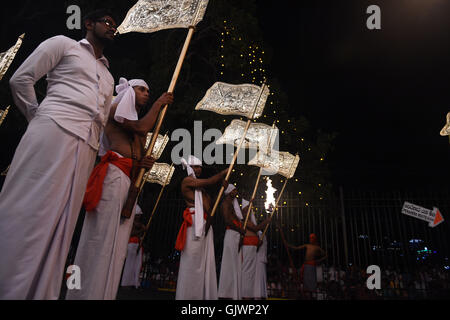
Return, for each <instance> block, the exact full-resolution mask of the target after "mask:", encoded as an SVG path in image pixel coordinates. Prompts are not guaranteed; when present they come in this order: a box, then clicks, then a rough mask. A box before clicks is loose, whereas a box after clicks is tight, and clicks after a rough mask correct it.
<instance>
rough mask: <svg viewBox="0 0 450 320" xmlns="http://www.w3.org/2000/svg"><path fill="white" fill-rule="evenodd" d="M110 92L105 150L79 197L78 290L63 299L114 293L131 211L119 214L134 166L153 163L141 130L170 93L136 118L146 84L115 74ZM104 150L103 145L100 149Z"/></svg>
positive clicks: (148, 166)
mask: <svg viewBox="0 0 450 320" xmlns="http://www.w3.org/2000/svg"><path fill="white" fill-rule="evenodd" d="M116 92H117V97H116V98H115V99H114V102H113V105H112V107H111V113H110V116H109V119H108V124H107V125H106V127H105V132H104V134H103V138H102V143H104V144H108V145H109V150H108V151H107V152H106V153H105V154H104V155H103V157H102V161H101V162H100V163H99V164H98V165H97V166H96V167H95V168H94V170H93V171H92V173H91V176H90V178H89V181H88V186H87V189H86V194H85V197H84V201H83V204H84V207H85V208H86V216H85V219H84V223H83V229H82V231H81V236H80V242H79V244H78V248H77V253H76V256H75V261H74V264H75V265H77V266H79V267H80V269H81V274H82V276H81V289H80V290H76V289H73V290H69V291H68V292H67V295H66V299H67V300H84V299H89V300H112V299H115V298H116V295H117V290H118V289H119V284H120V276H121V273H122V268H123V264H124V261H125V257H126V254H127V246H128V240H129V239H130V233H131V228H132V226H133V220H134V214H135V212H134V210H133V213H132V215H131V217H130V218H129V219H127V218H123V217H122V216H121V211H122V207H123V205H124V204H125V201H126V199H127V196H128V189H129V187H130V182H131V180H130V177H131V178H133V176H134V174H135V173H136V172H137V170H136V169H138V168H140V167H143V168H145V169H147V170H150V169H151V167H152V166H153V163H154V159H153V158H151V157H145V156H144V144H145V139H146V135H147V132H148V131H150V130H151V128H153V126H154V124H155V122H156V118H157V115H158V113H159V110H160V109H161V107H162V106H164V105H165V104H169V103H172V101H173V97H172V95H171V94H167V93H164V94H163V95H162V96H161V97H160V98H159V99H158V100H157V101H156V102H155V103H154V104H153V106H152V108H151V109H150V110H149V111H148V112H147V114H146V115H145V116H143V117H142V118H141V119H138V111H139V110H140V109H141V108H143V107H145V106H146V104H147V103H148V100H149V88H148V85H147V83H146V82H145V81H143V80H140V79H134V80H130V81H127V80H126V79H124V78H120V82H119V85H117V86H116ZM105 141H106V142H107V143H105ZM105 150H106V148H104V146H103V147H102V148H101V151H102V153H103V152H104V151H105ZM100 155H101V154H100Z"/></svg>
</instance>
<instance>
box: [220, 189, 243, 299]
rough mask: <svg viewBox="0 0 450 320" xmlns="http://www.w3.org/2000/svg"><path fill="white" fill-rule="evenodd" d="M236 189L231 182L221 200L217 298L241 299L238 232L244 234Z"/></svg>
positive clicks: (240, 254) (240, 264) (240, 257)
mask: <svg viewBox="0 0 450 320" xmlns="http://www.w3.org/2000/svg"><path fill="white" fill-rule="evenodd" d="M237 195H238V191H237V189H236V187H235V186H234V185H232V184H229V185H228V188H227V189H226V190H225V198H224V199H223V200H222V214H223V218H224V220H225V224H226V228H227V230H226V231H225V238H224V240H223V251H222V264H221V267H220V277H219V298H221V299H233V300H240V299H241V266H242V251H238V249H239V240H240V238H241V237H240V234H243V235H245V230H244V229H242V220H243V216H242V212H241V208H240V207H239V203H238V201H237V199H236V196H237Z"/></svg>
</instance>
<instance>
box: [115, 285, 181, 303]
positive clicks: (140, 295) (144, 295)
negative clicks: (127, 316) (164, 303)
mask: <svg viewBox="0 0 450 320" xmlns="http://www.w3.org/2000/svg"><path fill="white" fill-rule="evenodd" d="M117 300H175V290H163V289H135V288H128V287H125V288H124V287H120V288H119V291H118V292H117Z"/></svg>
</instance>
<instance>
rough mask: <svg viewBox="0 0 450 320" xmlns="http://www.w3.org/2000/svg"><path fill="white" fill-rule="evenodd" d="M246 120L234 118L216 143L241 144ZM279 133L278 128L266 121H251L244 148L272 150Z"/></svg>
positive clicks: (236, 145)
mask: <svg viewBox="0 0 450 320" xmlns="http://www.w3.org/2000/svg"><path fill="white" fill-rule="evenodd" d="M245 126H246V121H242V120H236V119H235V120H233V121H231V123H230V125H229V126H228V127H226V128H225V132H224V133H223V135H222V136H221V137H220V138H219V139H218V140H217V141H216V144H233V145H234V146H235V147H238V146H239V141H240V139H241V138H242V136H243V134H244V130H245ZM277 135H278V128H277V127H274V128H272V126H269V125H267V124H265V123H251V124H250V127H249V128H248V130H247V133H246V135H245V140H244V142H243V143H242V147H243V148H253V149H260V150H271V149H272V148H273V145H274V143H275V140H276V139H275V138H276V136H277Z"/></svg>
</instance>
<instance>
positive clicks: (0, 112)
mask: <svg viewBox="0 0 450 320" xmlns="http://www.w3.org/2000/svg"><path fill="white" fill-rule="evenodd" d="M9 107H10V106H8V107H7V108H6V109H5V110H1V109H0V126H1V125H2V123H3V120H5V118H6V115H7V114H8V111H9Z"/></svg>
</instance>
